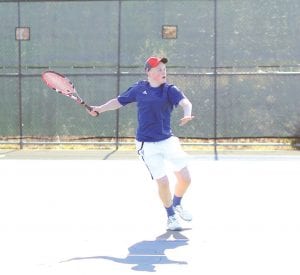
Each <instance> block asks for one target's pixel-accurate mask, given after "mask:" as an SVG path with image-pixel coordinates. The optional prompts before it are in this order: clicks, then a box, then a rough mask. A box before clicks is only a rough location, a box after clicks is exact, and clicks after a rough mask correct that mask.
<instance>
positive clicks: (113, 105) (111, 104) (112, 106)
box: [91, 98, 123, 114]
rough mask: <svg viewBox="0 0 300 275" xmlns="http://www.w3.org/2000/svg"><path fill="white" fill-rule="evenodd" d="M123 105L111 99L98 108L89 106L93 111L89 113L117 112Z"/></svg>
mask: <svg viewBox="0 0 300 275" xmlns="http://www.w3.org/2000/svg"><path fill="white" fill-rule="evenodd" d="M122 106H123V105H122V104H121V103H120V102H119V101H118V99H117V98H113V99H111V100H109V101H107V102H106V103H104V104H103V105H100V106H91V107H92V108H93V109H92V111H91V112H98V113H99V114H100V113H104V112H107V111H113V110H117V109H119V108H121V107H122Z"/></svg>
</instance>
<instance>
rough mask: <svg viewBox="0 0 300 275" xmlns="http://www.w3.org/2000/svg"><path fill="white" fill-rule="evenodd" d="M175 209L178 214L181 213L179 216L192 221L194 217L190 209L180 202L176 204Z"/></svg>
mask: <svg viewBox="0 0 300 275" xmlns="http://www.w3.org/2000/svg"><path fill="white" fill-rule="evenodd" d="M174 211H175V213H177V214H178V215H179V217H180V218H182V219H183V220H184V221H188V222H190V221H191V220H192V219H193V217H192V214H191V213H190V212H189V211H187V210H184V209H183V208H182V206H181V205H180V204H179V205H176V206H175V207H174Z"/></svg>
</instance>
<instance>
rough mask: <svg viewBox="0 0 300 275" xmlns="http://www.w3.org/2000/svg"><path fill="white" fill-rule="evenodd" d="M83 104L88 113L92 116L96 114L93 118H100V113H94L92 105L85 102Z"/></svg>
mask: <svg viewBox="0 0 300 275" xmlns="http://www.w3.org/2000/svg"><path fill="white" fill-rule="evenodd" d="M81 104H83V106H84V107H85V108H86V109H87V111H89V113H90V114H91V112H93V113H94V114H95V115H92V114H91V115H92V116H94V117H96V116H99V113H98V112H97V111H93V108H92V107H91V106H90V105H88V104H86V103H85V102H82V103H81Z"/></svg>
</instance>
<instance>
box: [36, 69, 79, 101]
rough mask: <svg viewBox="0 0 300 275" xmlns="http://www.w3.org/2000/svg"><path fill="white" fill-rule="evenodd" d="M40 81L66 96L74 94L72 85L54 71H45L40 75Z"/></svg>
mask: <svg viewBox="0 0 300 275" xmlns="http://www.w3.org/2000/svg"><path fill="white" fill-rule="evenodd" d="M42 80H43V81H44V83H45V84H46V85H47V86H48V87H49V88H51V89H53V90H55V91H56V92H58V93H62V94H64V95H66V96H70V95H72V94H76V90H75V87H74V85H73V83H72V82H71V81H70V80H69V79H68V78H67V77H66V76H64V75H62V74H60V73H58V72H55V71H45V72H43V73H42Z"/></svg>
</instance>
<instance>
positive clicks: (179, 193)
mask: <svg viewBox="0 0 300 275" xmlns="http://www.w3.org/2000/svg"><path fill="white" fill-rule="evenodd" d="M175 176H176V179H177V182H176V185H175V191H174V197H173V207H174V210H175V212H176V213H177V214H178V215H179V216H180V217H181V218H182V219H183V220H185V221H191V220H192V215H191V214H190V213H189V212H188V211H187V210H184V209H183V207H182V205H181V200H182V198H183V196H184V194H185V193H186V191H187V189H188V188H189V186H190V184H191V176H190V172H189V170H188V168H187V167H184V168H182V169H181V170H180V171H177V172H175Z"/></svg>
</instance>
